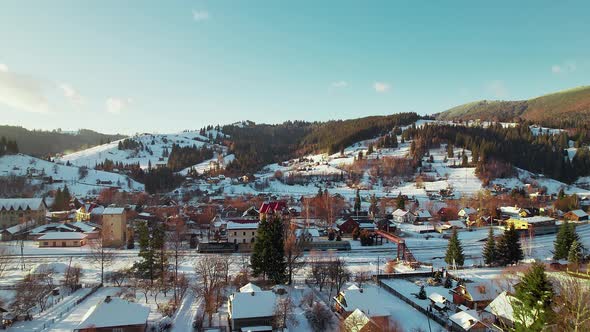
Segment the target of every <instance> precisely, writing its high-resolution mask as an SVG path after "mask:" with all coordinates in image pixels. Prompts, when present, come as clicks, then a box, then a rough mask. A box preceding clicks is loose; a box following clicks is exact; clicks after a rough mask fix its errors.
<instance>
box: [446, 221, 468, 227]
mask: <svg viewBox="0 0 590 332" xmlns="http://www.w3.org/2000/svg"><path fill="white" fill-rule="evenodd" d="M447 223H448V224H449V225H450V226H452V227H455V228H465V223H464V222H463V221H461V220H449V221H447Z"/></svg>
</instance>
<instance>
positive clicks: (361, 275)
mask: <svg viewBox="0 0 590 332" xmlns="http://www.w3.org/2000/svg"><path fill="white" fill-rule="evenodd" d="M369 280H371V273H370V272H369V271H368V270H367V269H365V268H361V270H359V271H358V272H357V273H356V274H355V276H354V281H355V282H356V285H357V286H358V288H363V285H364V284H365V283H366V282H367V281H369Z"/></svg>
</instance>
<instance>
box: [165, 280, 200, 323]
mask: <svg viewBox="0 0 590 332" xmlns="http://www.w3.org/2000/svg"><path fill="white" fill-rule="evenodd" d="M201 302H202V299H201V298H198V299H197V298H196V297H195V294H194V293H193V291H192V290H188V291H187V293H186V294H185V295H184V298H183V300H182V303H181V304H180V307H179V308H178V311H176V315H174V318H173V322H174V325H173V326H172V330H171V331H172V332H188V331H192V330H193V321H194V320H195V315H196V313H197V310H198V309H199V306H200V305H201Z"/></svg>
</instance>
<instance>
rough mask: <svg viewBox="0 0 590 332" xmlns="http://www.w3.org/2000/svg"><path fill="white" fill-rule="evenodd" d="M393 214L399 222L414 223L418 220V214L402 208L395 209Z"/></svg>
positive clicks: (394, 218) (394, 219)
mask: <svg viewBox="0 0 590 332" xmlns="http://www.w3.org/2000/svg"><path fill="white" fill-rule="evenodd" d="M392 216H393V221H395V222H398V223H414V221H415V220H416V216H415V215H414V214H413V213H412V212H410V211H406V210H402V209H397V210H395V211H393V213H392Z"/></svg>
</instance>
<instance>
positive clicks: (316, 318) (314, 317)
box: [305, 302, 336, 332]
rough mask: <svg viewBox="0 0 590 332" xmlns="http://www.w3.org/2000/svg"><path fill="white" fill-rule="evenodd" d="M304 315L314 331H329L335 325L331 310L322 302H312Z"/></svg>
mask: <svg viewBox="0 0 590 332" xmlns="http://www.w3.org/2000/svg"><path fill="white" fill-rule="evenodd" d="M305 317H306V318H307V320H308V322H309V326H311V328H312V330H313V331H314V332H322V331H329V330H331V329H333V328H334V327H335V326H336V320H335V319H334V314H333V313H332V311H331V310H330V309H329V308H328V307H327V306H326V305H324V304H323V303H320V302H314V303H313V305H312V306H311V308H310V309H309V310H307V311H306V312H305Z"/></svg>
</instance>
